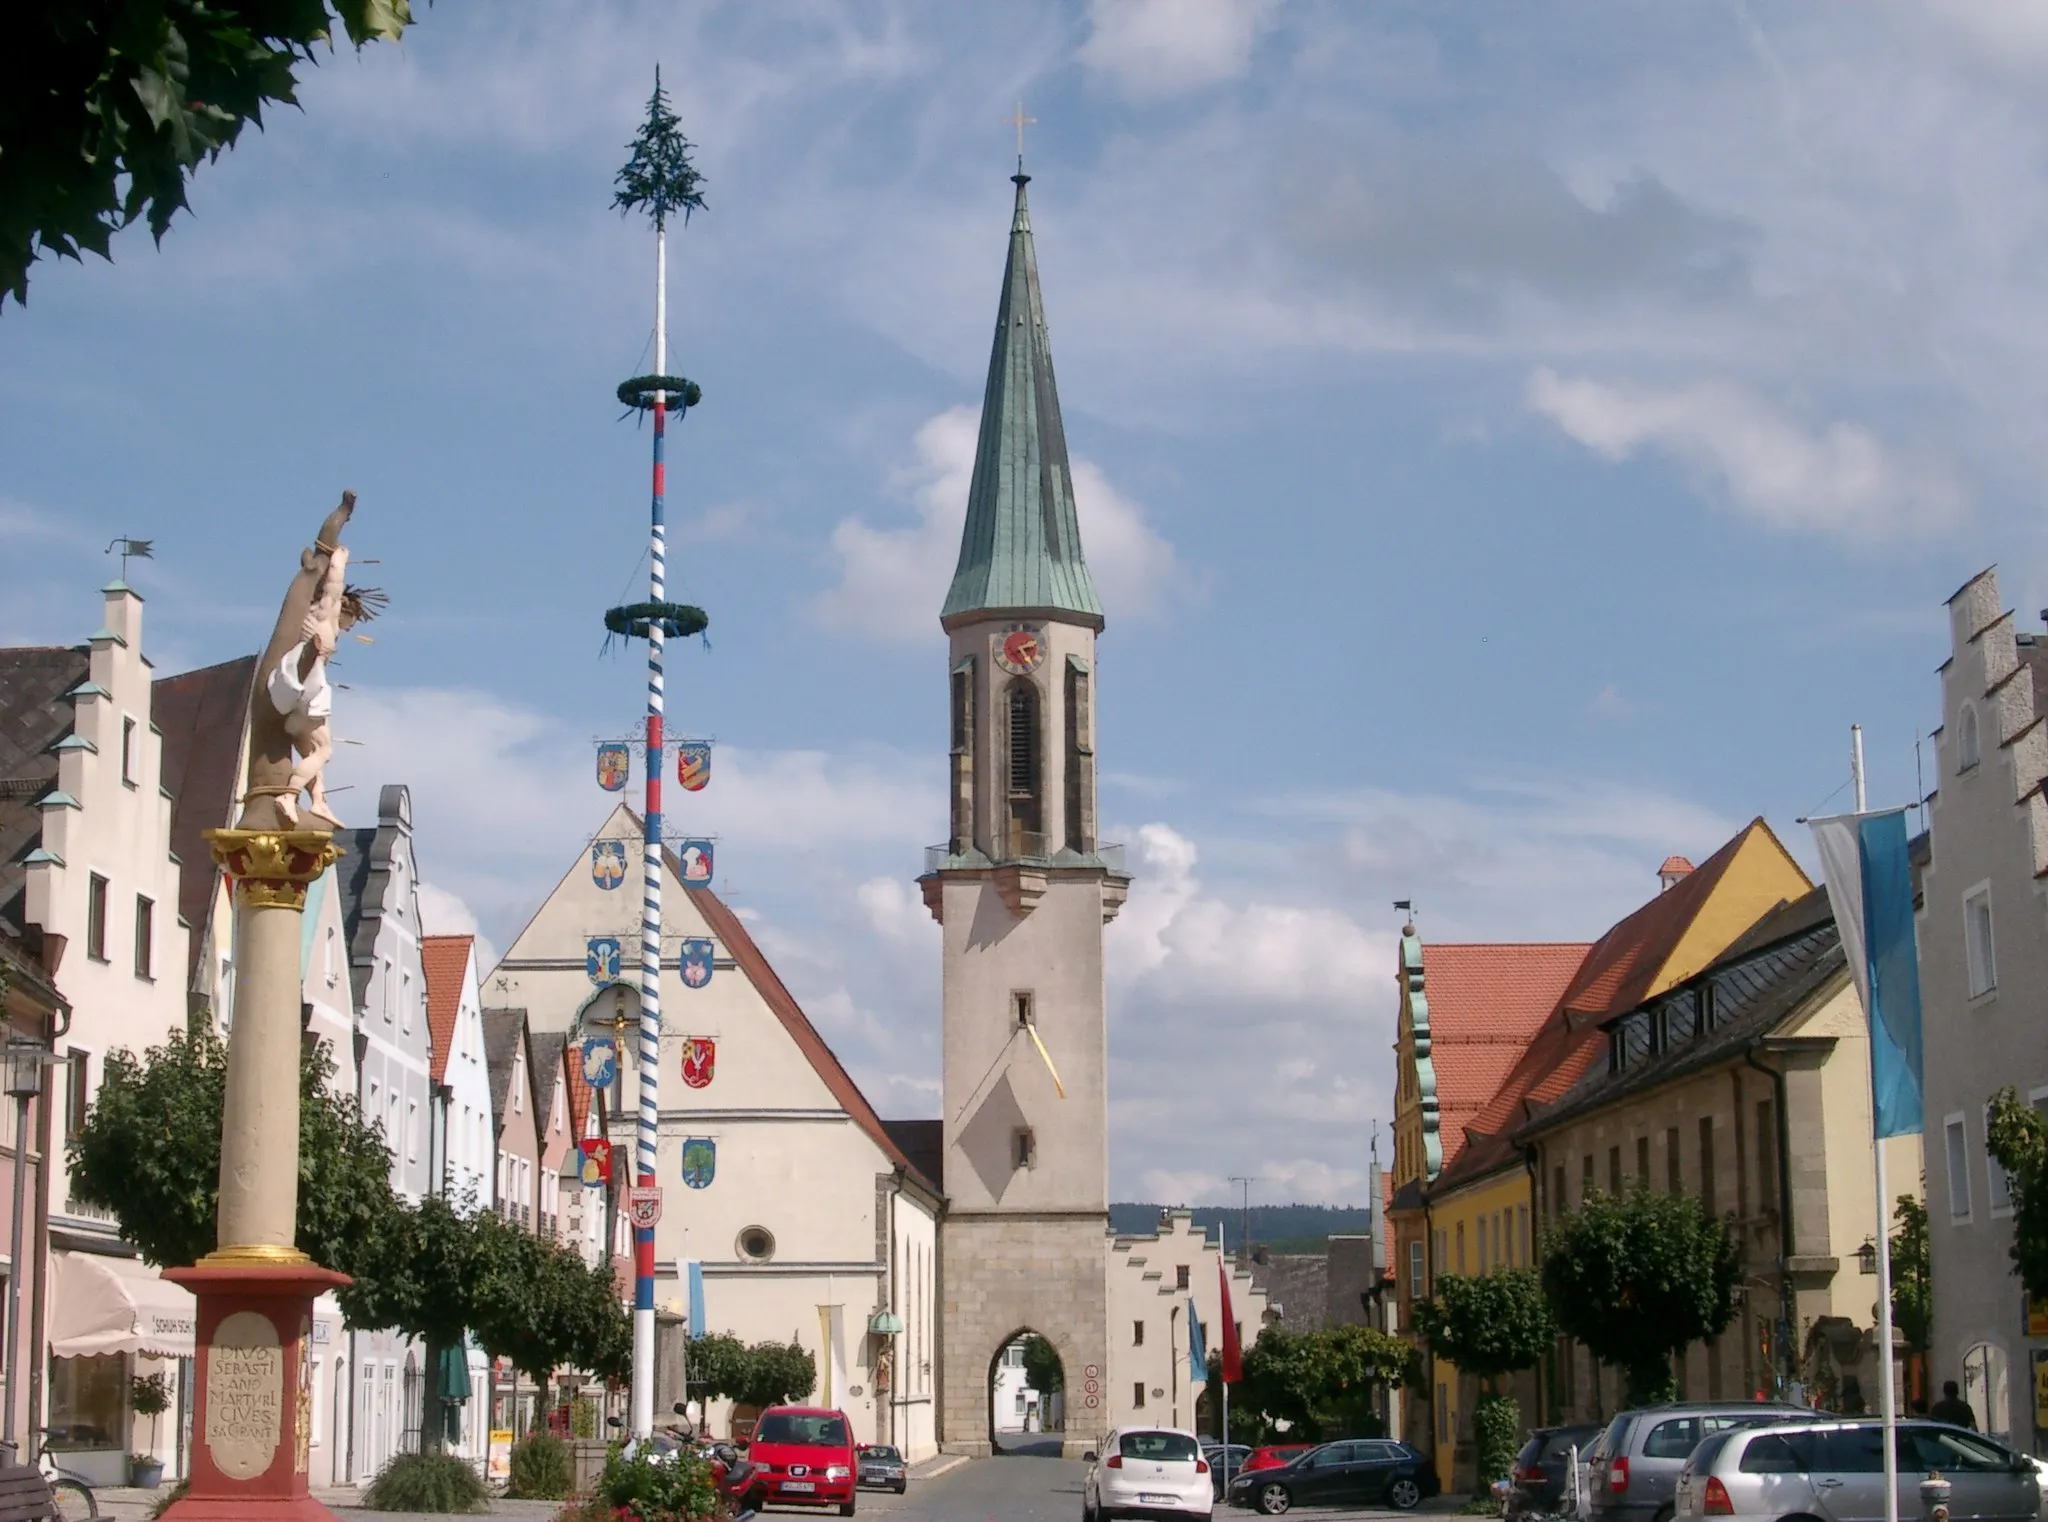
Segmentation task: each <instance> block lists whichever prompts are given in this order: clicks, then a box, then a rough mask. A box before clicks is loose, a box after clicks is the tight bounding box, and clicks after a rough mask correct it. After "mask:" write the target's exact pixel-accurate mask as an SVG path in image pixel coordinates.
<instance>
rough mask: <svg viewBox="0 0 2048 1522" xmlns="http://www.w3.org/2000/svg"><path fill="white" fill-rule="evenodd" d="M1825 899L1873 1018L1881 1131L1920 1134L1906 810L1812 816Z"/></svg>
mask: <svg viewBox="0 0 2048 1522" xmlns="http://www.w3.org/2000/svg"><path fill="white" fill-rule="evenodd" d="M1812 825H1813V843H1814V844H1815V845H1816V846H1818V847H1819V848H1820V863H1821V871H1822V872H1823V873H1824V874H1825V875H1826V877H1827V886H1828V902H1829V904H1831V905H1832V906H1833V907H1834V911H1835V927H1836V928H1837V929H1838V930H1840V931H1841V934H1842V950H1843V952H1844V953H1845V954H1846V955H1847V956H1848V959H1849V972H1850V974H1851V976H1853V977H1854V978H1855V979H1856V991H1857V992H1858V993H1859V994H1861V995H1862V996H1863V1011H1864V1014H1865V1015H1866V1016H1867V1017H1868V1018H1869V1021H1870V1093H1871V1102H1872V1107H1873V1109H1874V1111H1875V1119H1876V1129H1877V1134H1878V1135H1879V1136H1918V1135H1919V1134H1920V1119H1921V1116H1920V958H1919V955H1918V953H1917V952H1916V951H1915V949H1914V945H1913V869H1912V866H1911V864H1910V863H1909V862H1908V861H1907V859H1906V812H1905V810H1904V809H1891V810H1887V811H1886V812H1884V813H1882V814H1836V815H1833V816H1832V817H1830V818H1827V819H1815V820H1813V821H1812Z"/></svg>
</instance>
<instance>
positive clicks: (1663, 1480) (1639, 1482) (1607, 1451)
mask: <svg viewBox="0 0 2048 1522" xmlns="http://www.w3.org/2000/svg"><path fill="white" fill-rule="evenodd" d="M1812 1416H1813V1411H1812V1409H1811V1408H1810V1407H1807V1406H1794V1405H1790V1404H1785V1403H1781V1402H1778V1401H1754V1400H1729V1401H1718V1400H1717V1401H1697V1402H1686V1403H1681V1404H1678V1405H1671V1406H1642V1407H1638V1408H1637V1409H1636V1410H1633V1411H1623V1412H1621V1413H1620V1414H1619V1415H1617V1416H1616V1417H1615V1418H1614V1420H1613V1421H1611V1422H1609V1423H1608V1424H1607V1431H1606V1432H1605V1433H1603V1434H1602V1435H1601V1436H1600V1438H1599V1439H1598V1449H1599V1457H1598V1461H1597V1462H1596V1463H1595V1464H1594V1465H1593V1468H1592V1473H1591V1475H1590V1484H1589V1486H1588V1493H1587V1502H1588V1515H1589V1516H1590V1518H1591V1522H1670V1519H1671V1512H1672V1496H1673V1495H1674V1494H1675V1493H1676V1491H1677V1488H1678V1471H1679V1470H1681V1469H1683V1468H1684V1467H1685V1461H1686V1460H1687V1459H1688V1458H1690V1457H1691V1456H1692V1451H1693V1449H1695V1448H1697V1447H1698V1446H1699V1445H1700V1442H1701V1440H1702V1439H1704V1438H1708V1437H1711V1436H1713V1435H1714V1434H1715V1433H1717V1432H1729V1431H1733V1430H1735V1429H1737V1428H1742V1427H1755V1426H1760V1425H1762V1424H1763V1423H1765V1422H1782V1421H1790V1420H1796V1419H1798V1418H1800V1417H1805V1418H1808V1419H1811V1418H1812Z"/></svg>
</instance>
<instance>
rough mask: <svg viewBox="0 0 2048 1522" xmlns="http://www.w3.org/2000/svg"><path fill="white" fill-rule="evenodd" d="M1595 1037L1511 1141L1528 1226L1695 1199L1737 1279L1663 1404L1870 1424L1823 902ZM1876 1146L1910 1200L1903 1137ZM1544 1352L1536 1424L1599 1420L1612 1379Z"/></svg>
mask: <svg viewBox="0 0 2048 1522" xmlns="http://www.w3.org/2000/svg"><path fill="white" fill-rule="evenodd" d="M1598 1028H1599V1030H1600V1033H1601V1035H1602V1037H1603V1049H1602V1051H1601V1054H1600V1057H1599V1059H1598V1060H1596V1061H1595V1062H1594V1063H1593V1065H1592V1066H1591V1068H1590V1069H1589V1070H1588V1071H1587V1073H1586V1074H1585V1076H1584V1077H1582V1078H1581V1079H1580V1080H1579V1081H1578V1082H1577V1083H1576V1084H1574V1085H1573V1086H1572V1087H1571V1088H1570V1089H1569V1090H1567V1091H1566V1092H1565V1093H1564V1095H1563V1096H1562V1097H1561V1098H1559V1099H1557V1100H1556V1101H1554V1102H1552V1103H1550V1104H1548V1105H1545V1106H1542V1107H1540V1108H1538V1109H1537V1110H1536V1111H1535V1113H1534V1116H1533V1118H1532V1119H1530V1120H1529V1121H1528V1122H1527V1123H1526V1124H1525V1125H1523V1126H1522V1127H1521V1128H1520V1129H1519V1130H1518V1131H1517V1132H1516V1133H1515V1141H1516V1143H1517V1144H1518V1145H1519V1146H1521V1147H1522V1148H1523V1149H1524V1151H1525V1155H1526V1156H1527V1157H1528V1159H1529V1166H1530V1170H1531V1173H1532V1174H1533V1176H1534V1180H1535V1189H1536V1197H1537V1205H1538V1211H1537V1213H1538V1217H1539V1226H1548V1225H1549V1224H1550V1223H1552V1222H1554V1221H1556V1220H1557V1219H1558V1218H1559V1216H1560V1215H1561V1214H1563V1213H1564V1212H1566V1211H1569V1210H1573V1209H1575V1208H1577V1207H1578V1206H1579V1205H1581V1204H1583V1203H1584V1201H1585V1200H1586V1198H1587V1196H1588V1195H1589V1194H1590V1193H1591V1192H1593V1191H1595V1190H1598V1191H1602V1192H1605V1193H1607V1194H1610V1195H1612V1194H1617V1193H1620V1192H1622V1191H1625V1190H1628V1189H1633V1188H1635V1187H1637V1186H1639V1185H1640V1186H1642V1187H1646V1188H1649V1189H1653V1190H1658V1191H1669V1192H1672V1193H1686V1194H1692V1195H1695V1196H1697V1197H1698V1198H1699V1200H1700V1202H1701V1203H1702V1204H1703V1205H1705V1206H1706V1207H1707V1209H1708V1210H1710V1211H1711V1212H1713V1213H1714V1214H1716V1215H1718V1216H1720V1217H1721V1218H1722V1219H1723V1220H1724V1221H1725V1222H1727V1224H1728V1228H1729V1230H1730V1231H1731V1232H1732V1233H1733V1234H1734V1236H1735V1241H1736V1244H1737V1247H1738V1250H1739V1252H1740V1255H1741V1265H1742V1278H1741V1282H1740V1289H1739V1292H1738V1300H1739V1304H1738V1306H1737V1309H1736V1315H1735V1320H1734V1321H1733V1322H1732V1323H1731V1324H1730V1326H1729V1327H1728V1329H1727V1331H1726V1332H1725V1333H1723V1335H1722V1336H1720V1337H1719V1338H1717V1339H1715V1340H1713V1341H1711V1342H1708V1343H1706V1344H1702V1345H1695V1346H1694V1347H1692V1348H1691V1349H1689V1350H1688V1351H1687V1352H1686V1354H1685V1355H1684V1357H1683V1358H1682V1359H1681V1360H1680V1362H1679V1367H1678V1376H1679V1393H1680V1396H1681V1398H1686V1399H1695V1400H1696V1399H1709V1400H1743V1399H1759V1400H1761V1399H1767V1398H1772V1399H1777V1398H1786V1397H1788V1396H1791V1395H1795V1394H1796V1393H1798V1390H1802V1389H1803V1390H1805V1391H1806V1392H1807V1393H1809V1394H1811V1395H1813V1396H1815V1397H1817V1398H1819V1399H1821V1400H1823V1401H1825V1402H1826V1403H1827V1404H1829V1405H1830V1406H1832V1407H1833V1408H1835V1409H1843V1408H1844V1407H1845V1406H1846V1407H1850V1408H1854V1407H1856V1406H1857V1405H1858V1403H1859V1402H1860V1403H1861V1404H1862V1405H1863V1406H1864V1407H1865V1408H1867V1409H1870V1410H1875V1409H1876V1408H1877V1404H1878V1398H1879V1386H1878V1382H1877V1381H1878V1374H1877V1367H1878V1365H1877V1348H1876V1341H1875V1333H1874V1331H1873V1330H1872V1328H1873V1326H1874V1323H1875V1301H1876V1286H1877V1280H1876V1278H1875V1277H1874V1276H1873V1277H1866V1276H1865V1275H1864V1274H1863V1272H1862V1271H1861V1269H1860V1266H1859V1262H1858V1258H1857V1249H1858V1248H1860V1247H1862V1246H1863V1245H1864V1244H1865V1243H1866V1242H1869V1241H1871V1240H1872V1239H1873V1238H1874V1235H1875V1232H1876V1222H1877V1204H1876V1191H1875V1184H1876V1180H1875V1171H1874V1167H1873V1155H1872V1149H1871V1144H1870V1134H1871V1111H1870V1047H1869V1034H1868V1027H1867V1025H1866V1024H1865V1021H1864V1017H1863V1010H1862V1005H1861V1003H1860V1002H1859V1001H1858V999H1857V996H1856V990H1855V986H1854V984H1853V983H1852V982H1851V981H1850V978H1849V974H1848V969H1847V967H1846V965H1845V963H1844V960H1843V954H1842V948H1841V941H1840V937H1839V936H1838V935H1837V934H1836V931H1835V926H1834V920H1833V917H1832V915H1831V913H1830V911H1829V908H1828V902H1827V895H1826V893H1825V891H1824V890H1821V889H1814V890H1813V891H1811V892H1809V893H1807V894H1805V895H1804V896H1802V897H1801V898H1799V899H1797V900H1796V901H1794V902H1792V903H1790V904H1786V905H1781V906H1780V907H1779V908H1778V909H1776V910H1773V911H1772V912H1771V913H1769V914H1767V915H1765V916H1764V917H1763V918H1762V919H1761V920H1759V921H1758V922H1757V924H1756V925H1754V926H1753V927H1752V928H1751V929H1750V930H1749V931H1748V933H1747V934H1745V935H1743V936H1742V937H1741V938H1740V939H1738V940H1737V941H1736V942H1735V944H1734V945H1732V946H1730V947H1729V948H1728V949H1727V950H1726V951H1724V952H1723V953H1722V954H1721V955H1720V956H1719V957H1718V958H1716V959H1715V961H1714V962H1713V963H1712V964H1711V965H1709V966H1708V967H1706V968H1705V969H1704V970H1702V971H1700V972H1698V973H1695V974H1694V975H1692V976H1691V977H1689V978H1687V979H1685V980H1684V981H1682V982H1680V983H1678V984H1676V985H1675V986H1673V987H1671V988H1668V989H1666V990H1664V991H1663V992H1661V993H1659V994H1657V995H1656V996H1654V997H1653V998H1650V999H1648V1000H1647V1001H1645V1002H1643V1003H1641V1004H1639V1005H1637V1006H1636V1007H1635V1008H1633V1009H1630V1010H1628V1011H1626V1012H1625V1013H1622V1014H1620V1015H1618V1016H1614V1017H1612V1018H1610V1019H1607V1020H1605V1021H1603V1022H1601V1023H1600V1025H1599V1027H1598ZM1887 1146H1888V1147H1889V1148H1890V1149H1891V1150H1890V1151H1889V1152H1888V1153H1887V1159H1886V1161H1887V1166H1888V1168H1889V1170H1890V1173H1891V1179H1892V1182H1893V1186H1894V1189H1895V1192H1897V1193H1917V1192H1918V1189H1917V1185H1918V1180H1919V1177H1920V1146H1919V1139H1918V1138H1917V1137H1900V1138H1894V1139H1893V1140H1892V1141H1890V1142H1888V1143H1887ZM1539 1235H1540V1232H1539ZM1560 1353H1561V1356H1560V1358H1559V1359H1558V1361H1557V1366H1556V1368H1555V1370H1554V1372H1553V1376H1552V1378H1551V1379H1550V1381H1549V1388H1550V1394H1551V1397H1552V1404H1551V1405H1550V1406H1549V1408H1548V1409H1546V1410H1545V1412H1544V1413H1543V1415H1544V1417H1545V1419H1546V1420H1549V1421H1557V1422H1562V1421H1589V1420H1594V1419H1596V1418H1599V1417H1602V1416H1605V1415H1607V1414H1608V1413H1610V1412H1612V1411H1613V1410H1614V1409H1615V1408H1616V1407H1617V1405H1618V1404H1619V1402H1620V1399H1621V1376H1620V1371H1618V1370H1613V1369H1605V1368H1601V1367H1599V1366H1598V1365H1596V1364H1595V1363H1594V1362H1593V1361H1592V1360H1591V1358H1590V1357H1589V1355H1588V1354H1587V1353H1586V1351H1585V1350H1584V1349H1583V1348H1580V1347H1578V1346H1576V1345H1574V1344H1566V1345H1564V1346H1563V1347H1562V1348H1561V1350H1560ZM1852 1382H1853V1383H1852ZM1795 1386H1796V1387H1797V1388H1795ZM1529 1414H1530V1415H1531V1417H1532V1418H1533V1417H1534V1415H1535V1413H1533V1412H1532V1413H1529Z"/></svg>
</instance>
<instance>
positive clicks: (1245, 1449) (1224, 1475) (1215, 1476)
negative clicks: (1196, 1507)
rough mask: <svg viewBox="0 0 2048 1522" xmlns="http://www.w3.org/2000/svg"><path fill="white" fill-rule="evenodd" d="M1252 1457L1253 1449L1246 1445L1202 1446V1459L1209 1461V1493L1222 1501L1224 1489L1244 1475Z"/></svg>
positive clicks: (1211, 1444)
mask: <svg viewBox="0 0 2048 1522" xmlns="http://www.w3.org/2000/svg"><path fill="white" fill-rule="evenodd" d="M1251 1456H1252V1450H1251V1447H1250V1446H1249V1445H1248V1444H1245V1443H1228V1444H1225V1443H1214V1442H1210V1443H1204V1444H1202V1457H1203V1458H1205V1459H1207V1460H1208V1461H1209V1493H1210V1494H1211V1495H1213V1496H1215V1497H1216V1499H1217V1500H1219V1501H1220V1500H1222V1499H1223V1487H1224V1486H1225V1485H1226V1484H1228V1483H1229V1482H1230V1481H1231V1480H1234V1479H1236V1478H1237V1477H1238V1476H1239V1475H1241V1474H1243V1473H1244V1466H1245V1465H1246V1463H1248V1462H1249V1461H1250V1459H1251Z"/></svg>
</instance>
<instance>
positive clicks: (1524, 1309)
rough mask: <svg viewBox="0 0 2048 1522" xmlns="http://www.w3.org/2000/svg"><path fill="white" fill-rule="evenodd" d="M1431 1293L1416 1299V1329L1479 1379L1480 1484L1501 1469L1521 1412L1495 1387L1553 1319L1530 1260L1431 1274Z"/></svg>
mask: <svg viewBox="0 0 2048 1522" xmlns="http://www.w3.org/2000/svg"><path fill="white" fill-rule="evenodd" d="M1434 1290H1435V1293H1434V1294H1433V1295H1432V1296H1431V1298H1429V1299H1427V1300H1422V1301H1418V1302H1417V1303H1416V1306H1415V1323H1414V1324H1415V1329H1416V1330H1417V1331H1418V1332H1420V1333H1421V1334H1422V1337H1423V1340H1424V1341H1425V1342H1427V1343H1428V1344H1429V1350H1430V1351H1431V1352H1432V1353H1434V1354H1435V1355H1436V1356H1437V1357H1439V1358H1441V1359H1443V1360H1445V1361H1446V1362H1447V1363H1451V1364H1454V1365H1456V1366H1457V1368H1458V1370H1459V1372H1461V1373H1465V1374H1471V1375H1473V1376H1475V1377H1476V1378H1478V1379H1479V1380H1480V1381H1481V1382H1482V1384H1483V1385H1484V1386H1485V1391H1484V1393H1483V1394H1482V1395H1481V1396H1480V1398H1479V1400H1478V1402H1477V1403H1476V1404H1475V1405H1474V1406H1473V1408H1472V1430H1473V1435H1474V1438H1475V1439H1476V1443H1475V1446H1476V1449H1477V1454H1476V1457H1477V1462H1478V1478H1479V1483H1480V1485H1481V1486H1487V1485H1491V1484H1492V1483H1493V1482H1494V1481H1495V1480H1498V1479H1501V1478H1502V1477H1504V1476H1505V1475H1506V1474H1507V1472H1508V1470H1509V1469H1510V1468H1511V1467H1512V1466H1513V1464H1514V1461H1515V1451H1516V1449H1517V1448H1519V1447H1520V1445H1521V1441H1522V1412H1521V1406H1520V1404H1519V1403H1518V1402H1517V1401H1516V1400H1515V1398H1514V1397H1513V1396H1512V1395H1508V1394H1505V1393H1503V1392H1502V1391H1501V1389H1500V1386H1499V1381H1500V1380H1501V1378H1502V1377H1503V1376H1504V1375H1508V1374H1513V1373H1516V1372H1518V1371H1520V1370H1522V1369H1528V1368H1533V1367H1534V1366H1535V1364H1536V1362H1537V1360H1538V1359H1540V1358H1542V1356H1543V1355H1544V1354H1545V1353H1546V1352H1547V1351H1549V1348H1550V1344H1551V1343H1552V1341H1553V1340H1555V1338H1556V1336H1557V1323H1556V1321H1555V1320H1554V1319H1553V1318H1552V1316H1551V1314H1550V1305H1549V1302H1547V1301H1546V1300H1545V1299H1544V1298H1543V1281H1542V1278H1541V1276H1539V1275H1538V1274H1537V1272H1536V1271H1535V1270H1534V1269H1532V1268H1513V1269H1504V1270H1500V1271H1498V1272H1495V1273H1490V1274H1481V1275H1480V1276H1479V1277H1478V1278H1476V1279H1468V1278H1465V1277H1464V1276H1462V1275H1459V1274H1444V1275H1441V1276H1439V1277H1438V1278H1437V1280H1436V1281H1435V1285H1434Z"/></svg>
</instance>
